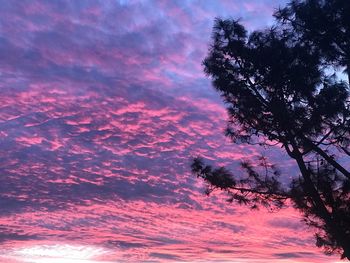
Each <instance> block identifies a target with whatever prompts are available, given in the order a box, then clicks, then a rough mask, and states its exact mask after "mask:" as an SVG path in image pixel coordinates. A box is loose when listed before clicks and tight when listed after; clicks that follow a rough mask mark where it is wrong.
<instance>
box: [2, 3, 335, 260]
mask: <svg viewBox="0 0 350 263" xmlns="http://www.w3.org/2000/svg"><path fill="white" fill-rule="evenodd" d="M285 2H286V1H285V0H245V1H238V0H231V1H229V0H221V1H219V0H218V1H211V0H208V1H204V0H203V1H195V0H193V1H189V0H181V1H180V0H178V1H176V0H174V1H170V0H168V1H165V0H159V1H151V0H140V1H127V0H120V1H117V0H113V1H112V0H103V1H102V0H101V1H97V0H96V1H90V0H84V1H83V0H76V1H68V0H67V1H56V0H54V1H25V0H21V1H10V0H8V1H7V0H1V1H0V78H1V82H0V262H1V263H2V262H4V263H41V262H45V263H55V262H59V263H108V262H115V263H116V262H234V263H238V262H249V263H253V262H254V263H259V262H260V263H264V262H281V263H282V262H284V263H294V262H321V263H322V262H330V263H335V262H337V261H338V257H337V256H332V257H330V256H325V255H324V254H323V253H322V251H321V250H320V249H318V248H316V247H315V241H314V238H313V232H312V230H310V229H308V228H307V227H306V226H304V224H303V223H302V222H301V217H300V215H299V214H298V212H296V211H294V210H293V209H292V208H286V209H282V210H281V211H279V212H278V213H276V212H275V213H271V212H268V211H266V210H264V209H261V210H258V211H250V210H249V209H248V208H246V207H243V206H239V205H237V204H234V203H233V204H231V203H228V202H226V201H225V196H224V195H222V194H220V193H213V194H212V195H211V196H209V197H208V196H206V195H205V194H204V190H205V185H204V183H203V182H202V181H201V180H199V179H197V178H195V177H194V176H193V175H192V174H191V172H190V164H191V160H192V158H194V157H196V156H201V157H203V158H204V159H205V160H206V161H208V162H209V163H212V164H215V165H226V166H228V167H230V168H231V169H232V170H233V172H234V173H239V172H241V171H240V170H239V168H238V163H239V162H240V161H242V160H246V159H254V158H256V156H258V155H259V154H266V155H267V156H269V157H270V158H271V161H273V162H276V163H279V164H280V165H281V166H282V168H283V169H284V171H285V172H286V175H285V176H287V177H291V176H295V175H297V171H296V170H295V169H294V166H293V164H292V163H291V162H290V161H288V159H287V158H286V157H285V155H284V154H283V153H282V152H281V151H279V149H263V148H261V147H253V146H247V145H234V144H232V143H231V142H230V141H229V140H228V139H227V138H225V136H224V135H223V131H224V128H225V125H226V111H225V107H224V105H223V103H222V101H221V99H220V97H219V95H218V94H217V93H216V92H215V91H214V89H213V88H212V86H211V83H210V80H209V79H208V78H207V77H206V76H205V74H204V73H203V67H202V65H201V62H202V60H203V59H204V58H205V56H206V54H207V51H208V48H209V45H210V36H211V29H212V26H213V21H214V18H215V17H223V18H241V21H242V23H243V24H244V25H245V26H247V28H248V29H249V30H254V29H258V28H264V27H266V26H268V25H271V23H272V22H273V19H272V17H271V14H272V13H273V11H274V8H277V7H278V6H279V5H283V4H284V3H285Z"/></svg>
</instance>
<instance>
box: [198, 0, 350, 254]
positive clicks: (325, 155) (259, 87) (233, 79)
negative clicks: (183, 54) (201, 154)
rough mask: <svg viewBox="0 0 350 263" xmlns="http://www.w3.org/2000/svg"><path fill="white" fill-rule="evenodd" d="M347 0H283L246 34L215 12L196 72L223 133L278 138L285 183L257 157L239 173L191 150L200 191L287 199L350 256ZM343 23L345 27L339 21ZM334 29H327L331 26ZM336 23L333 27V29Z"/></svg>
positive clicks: (319, 237)
mask: <svg viewBox="0 0 350 263" xmlns="http://www.w3.org/2000/svg"><path fill="white" fill-rule="evenodd" d="M349 5H350V2H349V1H345V0H344V1H341V0H329V1H328V0H327V1H322V0H310V1H292V2H291V3H290V4H289V5H288V6H287V7H286V8H283V9H280V10H279V11H278V12H277V13H276V14H275V16H276V18H277V19H278V21H277V22H276V25H275V26H274V27H273V28H271V29H266V30H262V31H254V32H251V33H248V32H247V31H246V29H245V28H244V26H242V25H241V24H240V23H239V21H235V20H222V19H216V20H215V25H214V28H213V35H212V40H213V44H212V46H211V48H210V50H209V54H208V56H207V58H206V59H205V60H204V62H203V64H204V68H205V72H206V74H207V75H208V76H210V77H211V79H212V81H213V86H214V87H215V89H216V90H217V91H218V92H219V93H220V95H221V96H222V98H223V100H224V102H225V104H226V106H227V109H228V116H229V119H228V128H227V131H226V135H227V136H229V137H230V138H231V139H232V141H233V142H235V143H248V144H258V145H264V146H270V145H280V146H281V147H282V148H283V149H284V150H285V151H286V152H287V154H288V155H289V156H290V158H291V159H293V160H295V162H296V164H297V166H298V168H299V170H300V177H298V178H295V179H294V180H293V181H292V182H291V183H290V185H289V186H287V187H286V186H284V185H283V184H282V182H283V175H280V173H279V172H278V170H277V169H276V167H275V166H274V165H272V164H270V163H269V162H268V160H267V159H266V158H265V157H261V158H259V160H257V162H254V163H253V161H247V162H243V163H241V167H242V173H241V174H239V175H238V176H237V175H233V174H231V173H230V172H229V171H228V170H227V169H225V168H224V167H220V168H212V167H211V166H209V165H205V164H204V162H203V161H202V160H201V159H198V158H197V159H195V160H194V162H193V164H192V171H193V173H194V174H196V175H197V176H198V177H201V178H202V179H204V180H205V181H206V182H207V184H208V190H207V193H208V194H209V193H210V192H212V191H213V190H215V189H219V190H222V191H225V192H226V193H227V194H228V195H229V201H237V202H238V203H240V204H245V205H249V206H250V207H251V208H257V207H259V206H264V207H267V208H269V209H279V208H281V207H283V205H284V203H285V201H287V200H289V201H290V202H292V204H293V205H294V207H295V208H296V209H298V210H299V211H300V212H301V213H302V215H303V218H304V220H305V222H306V223H307V224H308V225H310V226H312V227H313V228H315V229H316V230H317V234H316V245H317V246H319V247H323V248H324V249H325V252H326V253H327V254H332V253H334V252H336V253H340V254H341V256H342V257H343V258H347V259H350V172H349V171H348V170H347V169H346V168H345V167H344V166H343V164H342V163H341V162H339V161H338V159H337V158H336V155H337V156H338V157H340V156H342V157H344V158H345V157H348V156H349V153H350V150H349V133H350V128H349V124H350V102H349V85H348V83H346V82H344V81H342V80H340V79H339V78H338V77H337V75H336V74H332V73H329V72H332V71H333V72H337V71H339V68H340V67H345V68H347V67H348V65H349V63H348V61H350V60H348V58H350V56H349V55H350V49H349V47H350V45H349V44H350V35H349V33H350V28H349V21H348V20H349V18H348V14H350V12H348V10H349ZM348 29H349V30H348ZM332 30H335V31H332ZM337 32H338V33H337Z"/></svg>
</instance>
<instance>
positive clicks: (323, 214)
mask: <svg viewBox="0 0 350 263" xmlns="http://www.w3.org/2000/svg"><path fill="white" fill-rule="evenodd" d="M293 153H294V154H295V160H296V162H297V164H298V167H299V169H300V172H301V174H302V177H303V179H304V181H305V184H306V186H307V188H308V189H309V190H310V192H309V193H308V194H309V197H311V198H312V200H313V203H314V205H315V207H316V209H317V210H318V211H319V213H320V218H322V219H323V220H324V222H325V223H326V225H327V227H328V228H329V229H332V232H333V233H334V236H335V237H336V240H337V243H338V244H339V246H340V247H341V248H342V249H343V252H344V253H343V255H342V257H344V258H347V259H348V260H349V261H350V237H348V236H347V235H346V234H345V233H344V231H343V230H342V229H341V228H339V225H340V224H339V223H338V222H337V221H338V220H337V219H336V218H335V217H334V216H332V214H331V213H330V212H329V211H328V210H327V208H326V206H325V204H324V202H323V200H322V198H321V197H320V195H319V193H318V191H317V189H316V188H315V185H314V183H313V182H312V180H311V176H310V172H309V171H308V169H307V167H306V165H305V161H304V160H303V157H302V154H301V153H300V151H299V150H298V149H297V148H296V147H295V146H293Z"/></svg>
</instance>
